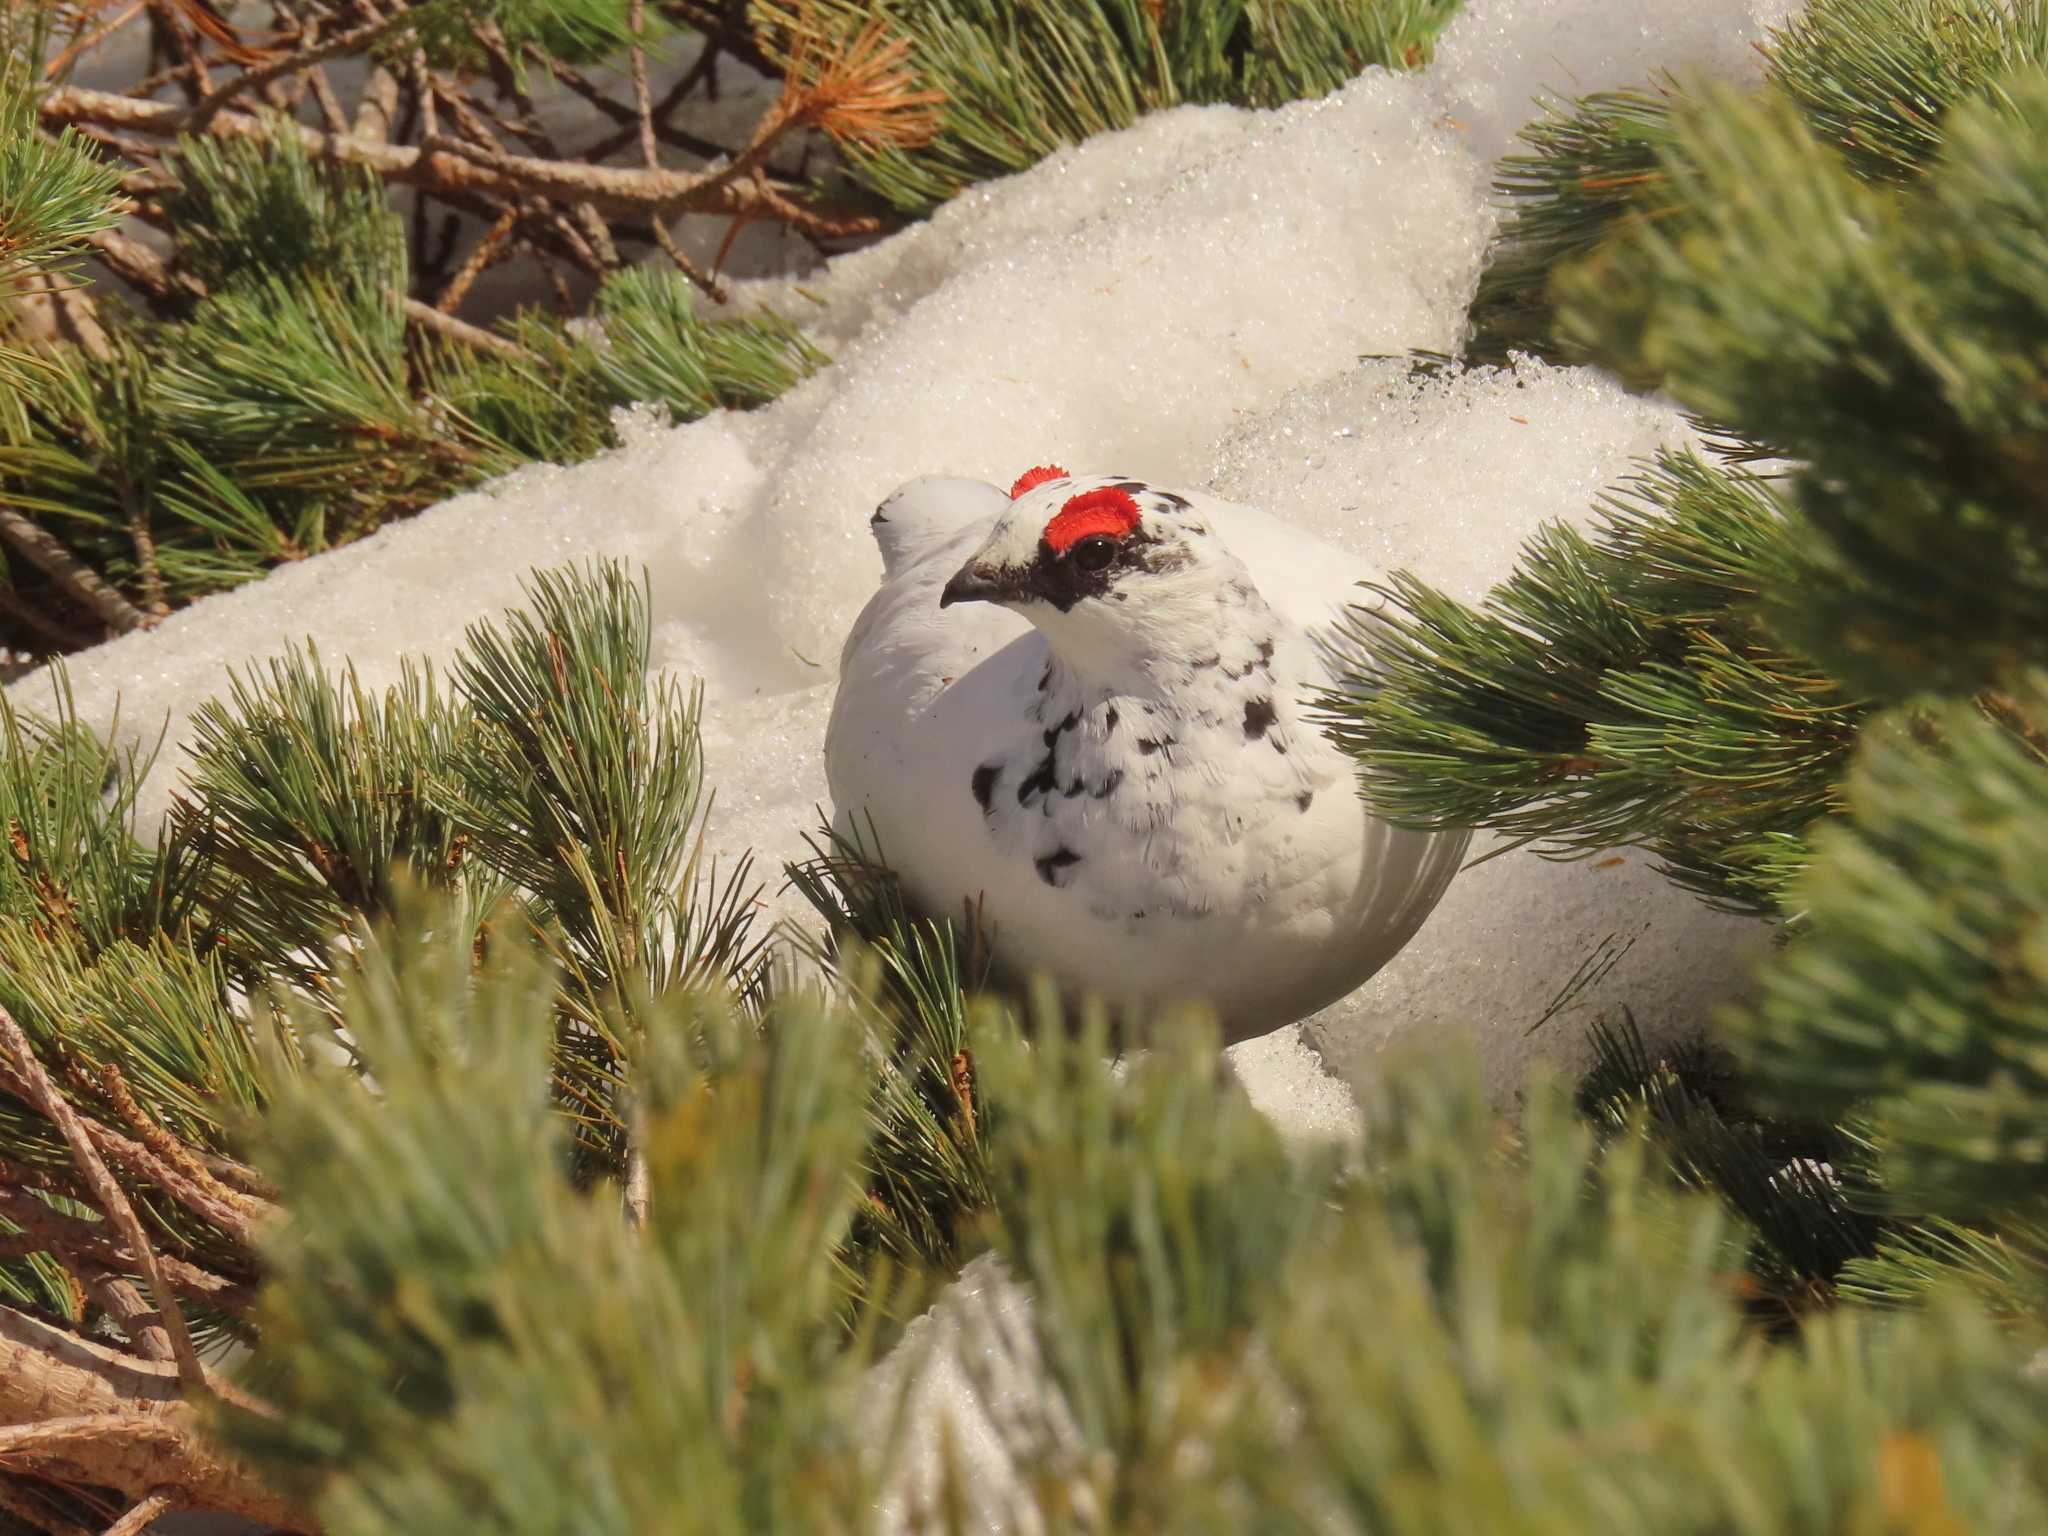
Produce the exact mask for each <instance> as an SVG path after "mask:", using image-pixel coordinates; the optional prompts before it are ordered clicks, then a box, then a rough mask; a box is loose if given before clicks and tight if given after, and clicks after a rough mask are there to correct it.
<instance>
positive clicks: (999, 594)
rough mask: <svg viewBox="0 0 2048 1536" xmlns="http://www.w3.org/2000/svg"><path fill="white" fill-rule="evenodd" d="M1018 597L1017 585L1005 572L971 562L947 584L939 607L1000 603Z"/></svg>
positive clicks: (940, 598)
mask: <svg viewBox="0 0 2048 1536" xmlns="http://www.w3.org/2000/svg"><path fill="white" fill-rule="evenodd" d="M1016 595H1017V586H1016V583H1015V582H1013V581H1010V580H1008V579H1007V577H1006V576H1005V573H1004V572H1003V571H1001V570H1000V569H998V568H997V567H995V566H992V565H983V564H982V563H981V562H979V561H971V562H969V563H968V564H966V565H964V566H962V567H961V568H960V570H959V572H958V573H957V574H956V575H955V576H954V577H953V579H952V580H951V581H949V582H947V583H946V589H945V591H943V592H941V593H940V594H939V606H940V607H941V608H950V607H952V606H953V605H954V604H955V603H999V602H1001V601H1002V600H1003V599H1004V598H1007V597H1015V596H1016Z"/></svg>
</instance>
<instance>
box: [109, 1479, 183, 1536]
mask: <svg viewBox="0 0 2048 1536" xmlns="http://www.w3.org/2000/svg"><path fill="white" fill-rule="evenodd" d="M177 1503H178V1501H177V1495H176V1492H175V1490H173V1489H169V1488H159V1489H157V1490H156V1491H155V1492H153V1493H151V1494H149V1495H147V1496H146V1497H144V1498H142V1499H141V1500H139V1501H137V1502H136V1504H135V1505H134V1506H133V1507H132V1508H130V1509H129V1511H128V1513H127V1514H125V1515H123V1516H122V1517H121V1518H120V1519H118V1520H116V1521H115V1522H114V1523H113V1524H112V1525H110V1526H108V1527H107V1529H106V1536H137V1533H138V1532H140V1531H146V1530H148V1529H149V1528H150V1526H152V1525H154V1524H155V1523H156V1517H157V1516H158V1515H161V1514H165V1513H167V1512H168V1511H170V1510H172V1509H175V1508H176V1507H177Z"/></svg>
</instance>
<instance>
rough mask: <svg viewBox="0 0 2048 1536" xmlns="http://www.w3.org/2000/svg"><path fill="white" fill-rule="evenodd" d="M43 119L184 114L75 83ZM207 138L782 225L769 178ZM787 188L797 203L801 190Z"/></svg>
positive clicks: (435, 187) (490, 192)
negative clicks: (768, 194)
mask: <svg viewBox="0 0 2048 1536" xmlns="http://www.w3.org/2000/svg"><path fill="white" fill-rule="evenodd" d="M39 113H40V116H41V118H42V120H43V121H44V122H45V123H47V124H52V125H68V124H76V123H94V124H99V125H102V126H106V127H114V128H125V129H129V130H131V131H134V132H140V133H144V134H149V135H153V136H157V137H168V136H171V135H174V134H177V133H179V132H180V131H182V130H183V128H184V126H185V125H184V123H183V121H182V118H183V111H182V109H180V108H178V107H175V106H169V105H166V104H163V103H158V102H147V101H137V100H135V99H134V98H132V97H128V96H117V95H114V94H112V93H110V92H106V91H93V90H86V89H84V88H82V87H78V86H64V87H62V88H60V89H58V90H55V91H52V92H50V93H49V95H47V96H45V97H44V98H43V100H42V101H41V103H40V104H39ZM206 131H207V133H208V134H209V135H211V136H212V137H214V138H220V139H246V140H250V141H252V142H256V143H271V142H275V141H276V140H278V139H280V138H293V139H296V140H297V142H298V143H299V144H300V145H301V146H302V147H303V148H304V149H305V151H306V153H307V154H309V155H310V156H312V157H313V158H314V159H316V160H320V161H323V162H327V163H332V164H337V165H355V166H362V167H364V168H365V169H367V170H370V171H374V172H375V173H376V174H377V175H378V176H379V177H381V178H382V179H383V180H384V181H386V182H390V183H394V184H397V185H400V186H410V187H417V188H419V189H420V190H422V191H424V192H428V193H432V194H434V195H436V196H467V195H475V196H484V197H491V198H496V199H516V198H520V197H538V198H544V199H550V200H563V201H572V202H588V203H590V204H591V205H592V206H593V207H596V208H597V209H599V210H600V211H602V212H604V213H608V214H618V215H632V214H639V215H642V216H646V215H649V214H668V215H670V216H674V215H676V214H680V213H723V214H732V215H735V216H739V217H746V218H756V217H762V216H768V217H778V218H779V215H778V214H777V213H776V210H775V209H774V208H772V207H771V206H770V204H769V203H768V201H767V199H766V196H765V191H766V190H767V189H769V187H770V185H771V184H768V183H766V179H765V178H751V177H737V176H734V175H732V174H730V173H729V172H720V171H711V172H698V173H692V172H686V171H671V170H624V169H620V168H617V167H612V166H601V165H579V164H570V163H567V162H562V161H554V160H541V159H536V158H534V157H532V156H525V155H507V154H498V153H491V152H487V151H484V150H481V149H479V148H477V147H475V146H473V145H466V144H463V143H461V142H460V141H459V140H454V139H448V138H445V137H442V138H437V139H435V140H434V142H433V144H432V145H431V146H423V147H412V146H407V145H396V144H391V143H388V142H376V141H372V140H368V139H358V138H356V137H355V136H354V135H352V134H334V133H327V132H323V131H322V130H320V129H317V128H311V127H307V126H305V125H303V124H291V123H279V122H277V121H275V120H271V119H265V118H258V117H251V116H248V115H245V114H243V113H239V112H229V111H222V112H221V113H219V114H218V115H217V116H216V117H214V118H213V120H212V121H211V122H209V123H208V124H207V127H206ZM786 190H787V193H788V195H789V196H790V197H791V198H793V199H795V200H796V201H797V202H798V203H799V205H800V204H801V200H802V191H801V189H799V188H788V189H786ZM805 222H806V224H807V225H808V227H811V228H813V229H815V230H817V231H818V232H820V233H822V234H826V235H831V236H847V235H860V234H869V233H873V232H875V231H876V230H879V229H880V228H881V227H882V225H881V221H880V220H879V219H876V218H875V217H873V216H871V215H864V214H838V213H834V212H830V211H825V212H815V211H810V210H806V215H805Z"/></svg>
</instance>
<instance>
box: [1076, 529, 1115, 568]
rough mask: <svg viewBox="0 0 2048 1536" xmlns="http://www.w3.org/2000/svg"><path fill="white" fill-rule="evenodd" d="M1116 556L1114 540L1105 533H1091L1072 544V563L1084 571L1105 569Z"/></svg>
mask: <svg viewBox="0 0 2048 1536" xmlns="http://www.w3.org/2000/svg"><path fill="white" fill-rule="evenodd" d="M1115 558H1116V540H1115V539H1112V538H1111V537H1110V536H1109V535H1108V534H1106V533H1098V534H1093V535H1091V536H1090V537H1088V538H1085V539H1083V540H1082V541H1081V542H1080V543H1078V544H1076V545H1075V546H1074V564H1076V565H1078V566H1079V567H1081V569H1082V570H1084V571H1106V570H1108V569H1109V562H1110V561H1112V560H1114V559H1115Z"/></svg>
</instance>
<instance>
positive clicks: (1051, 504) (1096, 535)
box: [939, 465, 1256, 672]
mask: <svg viewBox="0 0 2048 1536" xmlns="http://www.w3.org/2000/svg"><path fill="white" fill-rule="evenodd" d="M1255 600H1256V599H1255V598H1254V596H1253V594H1252V592H1251V586H1250V581H1249V579H1248V578H1247V577H1246V575H1245V571H1244V567H1243V566H1242V565H1241V564H1239V563H1238V561H1237V560H1236V559H1235V558H1234V557H1233V556H1232V555H1231V554H1230V553H1229V552H1228V551H1227V550H1225V549H1224V548H1223V546H1222V545H1221V543H1219V542H1218V541H1217V539H1216V537H1215V535H1214V533H1213V532H1212V530H1211V529H1210V528H1209V527H1208V522H1207V519H1206V518H1205V517H1204V516H1203V515H1202V514H1201V513H1200V512H1198V511H1197V510H1196V509H1195V507H1194V506H1193V505H1192V504H1191V503H1190V502H1189V501H1188V499H1187V498H1186V497H1184V496H1181V495H1178V494H1177V493H1175V492H1173V491H1164V490H1158V489H1155V488H1154V487H1152V486H1149V485H1147V484H1145V483H1144V482H1143V481H1140V480H1130V479H1125V478H1121V477H1118V476H1113V475H1100V476H1093V477H1083V478H1075V477H1073V476H1070V475H1068V474H1067V472H1066V471H1065V470H1063V469H1059V468H1057V467H1055V466H1051V465H1047V466H1042V467H1040V468H1037V469H1033V470H1030V471H1028V472H1027V473H1025V474H1024V475H1022V476H1020V477H1019V479H1018V480H1017V483H1016V484H1015V485H1014V486H1012V487H1011V489H1010V505H1009V506H1008V508H1006V509H1005V510H1004V511H1003V512H1002V514H1001V515H1000V516H998V517H997V519H996V524H995V527H994V528H993V529H992V530H991V531H990V533H989V536H988V538H987V540H986V541H985V542H984V543H983V544H982V546H981V548H980V549H978V550H976V551H975V553H974V555H973V557H972V558H971V559H969V560H968V562H967V563H966V564H965V565H963V566H962V567H961V568H960V570H959V571H958V572H957V573H956V574H955V575H954V577H953V579H952V580H951V581H948V582H947V583H946V587H945V591H944V593H943V594H942V595H941V596H940V598H939V606H940V607H942V608H943V607H948V606H950V605H951V604H954V603H967V602H983V603H998V604H1001V605H1002V606H1003V607H1005V608H1010V609H1014V610H1015V611H1016V612H1017V613H1019V614H1021V615H1022V616H1023V617H1025V618H1027V619H1029V620H1030V621H1031V622H1032V623H1033V624H1034V625H1036V626H1037V627H1038V628H1039V629H1040V630H1041V631H1043V632H1044V634H1045V636H1046V639H1047V640H1048V641H1049V642H1050V643H1051V645H1052V647H1053V650H1054V652H1055V653H1056V654H1058V655H1059V656H1060V657H1061V659H1062V660H1064V661H1066V662H1069V663H1070V664H1073V665H1075V666H1077V667H1079V668H1081V669H1082V670H1083V671H1089V672H1101V671H1104V670H1111V669H1120V668H1121V667H1123V666H1127V665H1131V664H1137V663H1142V662H1143V661H1144V660H1145V659H1146V658H1147V657H1150V656H1159V655H1171V654H1173V653H1174V652H1176V651H1178V650H1180V649H1183V648H1185V647H1186V646H1188V645H1191V644H1199V642H1200V641H1201V639H1202V637H1203V636H1204V635H1205V633H1213V632H1214V630H1215V628H1216V626H1217V624H1218V623H1219V621H1227V620H1226V616H1225V614H1224V613H1223V612H1222V611H1221V610H1224V609H1227V608H1229V607H1232V606H1235V605H1237V604H1240V603H1242V602H1245V601H1255Z"/></svg>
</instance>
